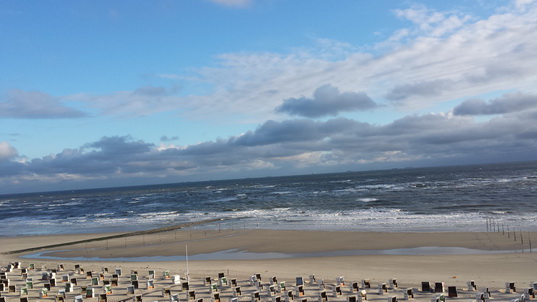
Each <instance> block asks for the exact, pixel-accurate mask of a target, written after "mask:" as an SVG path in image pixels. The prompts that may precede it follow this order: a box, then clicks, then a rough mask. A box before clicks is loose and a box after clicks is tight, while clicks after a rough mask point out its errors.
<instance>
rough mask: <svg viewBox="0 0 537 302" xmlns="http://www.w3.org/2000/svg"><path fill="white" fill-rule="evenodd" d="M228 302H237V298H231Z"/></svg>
mask: <svg viewBox="0 0 537 302" xmlns="http://www.w3.org/2000/svg"><path fill="white" fill-rule="evenodd" d="M229 302H239V298H231V299H229Z"/></svg>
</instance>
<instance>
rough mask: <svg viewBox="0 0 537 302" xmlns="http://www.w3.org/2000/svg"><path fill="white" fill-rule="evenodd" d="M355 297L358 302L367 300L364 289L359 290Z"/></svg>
mask: <svg viewBox="0 0 537 302" xmlns="http://www.w3.org/2000/svg"><path fill="white" fill-rule="evenodd" d="M356 296H357V297H358V302H362V301H365V300H367V291H366V290H365V289H361V290H359V291H358V294H357V295H356Z"/></svg>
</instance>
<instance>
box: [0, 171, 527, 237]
mask: <svg viewBox="0 0 537 302" xmlns="http://www.w3.org/2000/svg"><path fill="white" fill-rule="evenodd" d="M209 219H217V221H216V222H212V223H209V224H202V225H197V226H195V227H194V228H198V229H204V228H205V229H216V228H218V229H240V228H247V229H251V228H259V229H276V230H284V229H286V230H326V231H379V232H424V231H425V232H448V231H455V232H463V231H483V232H484V231H490V230H491V229H492V228H494V230H500V228H501V229H502V230H507V229H510V230H517V231H518V230H520V231H537V162H516V163H502V164H486V165H467V166H447V167H430V168H405V169H391V170H379V171H365V172H344V173H331V174H309V175H299V176H283V177H265V178H248V179H233V180H217V181H204V182H185V183H177V184H163V185H150V186H131V187H120V188H104V189H91V190H73V191H61V192H44V193H31V194H11V195H0V236H4V237H6V236H20V235H46V234H68V233H107V232H128V231H141V230H148V229H153V228H161V227H167V226H174V225H178V224H183V223H188V222H196V221H201V220H209Z"/></svg>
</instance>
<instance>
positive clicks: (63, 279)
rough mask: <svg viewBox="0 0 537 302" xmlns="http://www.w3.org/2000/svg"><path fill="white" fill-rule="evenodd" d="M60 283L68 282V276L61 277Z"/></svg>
mask: <svg viewBox="0 0 537 302" xmlns="http://www.w3.org/2000/svg"><path fill="white" fill-rule="evenodd" d="M62 282H69V274H63V275H62Z"/></svg>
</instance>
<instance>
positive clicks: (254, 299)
mask: <svg viewBox="0 0 537 302" xmlns="http://www.w3.org/2000/svg"><path fill="white" fill-rule="evenodd" d="M259 301H261V295H260V294H259V291H258V290H256V291H254V292H253V293H252V302H259Z"/></svg>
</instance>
